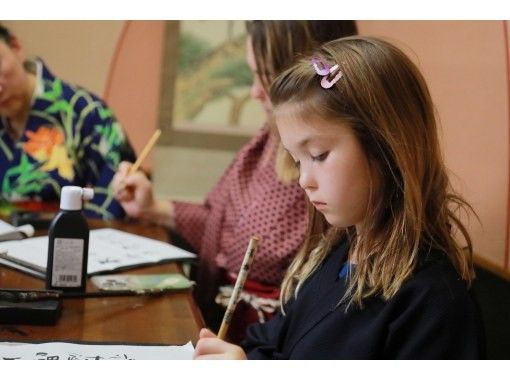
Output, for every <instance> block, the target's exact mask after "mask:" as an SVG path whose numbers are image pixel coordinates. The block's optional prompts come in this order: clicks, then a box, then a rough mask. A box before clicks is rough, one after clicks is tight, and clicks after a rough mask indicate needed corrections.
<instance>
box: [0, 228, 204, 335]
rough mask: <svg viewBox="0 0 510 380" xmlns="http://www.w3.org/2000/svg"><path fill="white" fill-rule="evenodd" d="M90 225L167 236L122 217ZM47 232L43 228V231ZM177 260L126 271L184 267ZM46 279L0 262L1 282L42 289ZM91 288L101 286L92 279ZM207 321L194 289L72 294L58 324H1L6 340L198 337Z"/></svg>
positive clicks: (158, 230)
mask: <svg viewBox="0 0 510 380" xmlns="http://www.w3.org/2000/svg"><path fill="white" fill-rule="evenodd" d="M89 226H90V229H95V228H102V227H111V228H117V229H120V230H123V231H126V232H131V233H134V234H138V235H142V236H145V237H149V238H153V239H158V240H162V241H168V236H167V233H166V231H165V230H164V229H163V228H160V227H155V226H147V225H140V224H128V223H123V222H102V221H94V220H91V221H89ZM42 234H44V231H43V232H42ZM179 271H181V268H180V266H179V265H178V264H161V265H155V266H151V267H146V268H139V269H136V270H129V271H126V272H123V273H130V274H149V273H168V272H173V273H175V272H179ZM44 286H45V285H44V282H43V281H42V280H40V279H37V278H34V277H31V276H28V275H26V274H23V273H20V272H17V271H15V270H11V269H8V268H6V267H3V266H0V287H2V288H21V289H29V288H31V289H43V288H44ZM87 290H88V291H94V290H96V288H95V287H94V285H93V284H92V282H91V281H90V280H89V281H88V283H87ZM203 326H204V322H203V319H202V316H201V314H200V311H199V310H198V308H197V306H196V304H195V302H194V300H193V297H192V295H191V293H190V292H184V293H174V294H166V295H162V296H136V297H112V298H89V299H82V300H76V299H69V300H64V301H63V307H62V315H61V317H60V319H59V321H58V323H57V324H56V325H55V326H32V325H0V340H1V341H33V340H66V341H93V342H123V343H160V344H184V343H187V342H188V341H190V340H191V341H192V342H193V343H196V341H197V340H198V332H199V330H200V328H201V327H203Z"/></svg>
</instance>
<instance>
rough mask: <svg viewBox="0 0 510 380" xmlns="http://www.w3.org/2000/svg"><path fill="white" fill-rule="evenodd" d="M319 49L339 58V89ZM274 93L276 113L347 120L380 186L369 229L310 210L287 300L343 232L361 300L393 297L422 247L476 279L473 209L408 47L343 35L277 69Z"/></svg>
mask: <svg viewBox="0 0 510 380" xmlns="http://www.w3.org/2000/svg"><path fill="white" fill-rule="evenodd" d="M312 56H313V57H316V58H320V59H323V60H325V61H327V62H329V63H330V64H331V65H333V64H339V66H340V70H342V72H343V77H342V78H341V79H340V80H339V81H338V82H337V83H336V84H335V86H333V87H332V88H330V89H324V88H322V87H321V86H320V80H321V77H320V76H319V75H317V74H316V72H315V70H314V69H313V67H312V65H311V63H310V62H311V58H312ZM270 97H271V102H272V103H273V106H274V107H275V113H276V114H277V113H278V112H280V111H281V110H282V109H283V108H285V109H286V112H288V111H289V108H288V107H292V108H291V109H292V110H293V111H295V112H297V113H298V116H299V117H301V118H304V119H305V120H308V121H310V122H313V121H314V120H317V119H318V118H319V119H323V120H338V121H342V122H346V123H347V124H348V125H350V126H351V127H352V129H353V131H354V133H355V134H356V136H357V138H358V140H359V142H360V143H361V145H362V147H363V150H364V152H365V154H366V155H367V158H368V161H369V164H370V166H371V171H372V175H373V183H375V184H377V185H376V186H374V188H373V189H371V196H370V199H369V202H368V207H367V212H366V218H365V224H364V229H363V234H362V236H355V233H354V232H353V231H352V229H339V228H333V227H328V226H327V224H326V223H325V221H324V218H323V217H322V218H321V216H320V215H319V214H318V213H317V212H316V211H312V215H313V216H312V218H311V220H312V225H311V226H310V228H309V233H308V237H307V241H306V243H305V245H304V247H303V249H302V250H301V252H300V253H299V254H298V256H297V257H296V259H295V261H294V262H293V263H292V264H291V266H290V268H289V271H288V272H287V275H286V277H285V279H284V282H283V285H282V301H283V302H282V303H284V302H286V301H288V300H289V299H290V298H291V297H292V295H294V294H295V293H296V290H298V289H299V286H300V285H301V284H302V283H303V282H304V281H305V280H306V279H307V278H308V277H309V276H310V275H311V273H313V271H314V270H315V269H316V268H317V266H318V265H319V264H320V263H321V262H322V260H324V258H325V257H326V255H327V254H328V252H329V249H330V248H331V246H332V245H333V244H334V243H335V242H336V241H338V239H340V238H341V237H342V236H343V235H347V237H348V238H350V239H351V241H352V244H351V249H354V246H355V249H356V254H357V256H356V257H357V267H356V270H355V271H353V272H352V274H351V276H350V279H349V281H350V282H349V288H348V292H347V295H346V298H348V299H349V301H354V302H355V303H357V304H359V305H361V304H362V300H363V299H364V298H366V297H369V296H371V295H380V296H382V297H383V298H384V299H389V298H391V297H392V296H393V295H395V293H396V292H397V291H398V290H399V289H400V287H401V286H402V284H403V282H404V281H405V280H406V279H408V278H409V276H411V274H412V273H413V271H414V269H415V268H416V265H417V263H418V259H419V254H420V252H422V253H423V252H425V253H426V251H428V250H430V249H433V250H438V251H441V252H444V254H445V255H447V256H448V258H449V259H450V261H451V262H452V264H453V265H454V267H455V269H456V270H457V272H458V274H459V275H460V277H461V278H462V279H464V280H465V281H467V282H468V283H470V281H471V280H472V278H473V277H474V272H473V262H472V245H471V239H470V237H469V234H468V231H467V229H466V228H465V226H464V225H463V223H462V222H461V220H460V215H459V214H460V212H461V211H463V210H464V211H465V212H466V213H468V214H469V213H471V212H473V213H474V211H473V210H472V208H471V206H469V204H467V203H466V201H465V200H464V199H462V197H460V196H459V195H457V194H456V193H455V192H454V191H453V190H452V189H451V186H450V182H449V180H448V176H447V171H446V168H445V165H444V163H443V159H442V156H441V150H440V146H439V140H438V134H437V125H436V119H435V114H434V107H433V104H432V100H431V97H430V94H429V91H428V88H427V85H426V83H425V80H424V79H423V77H422V75H421V74H420V72H419V70H418V69H417V67H416V66H415V65H414V64H413V63H412V62H411V60H410V59H409V58H408V57H407V56H406V55H405V54H404V53H402V52H401V51H400V50H399V49H398V48H396V47H395V46H393V45H391V44H389V43H387V42H385V41H382V40H380V39H376V38H364V37H347V38H342V39H338V40H335V41H332V42H329V43H326V44H325V45H323V47H322V48H320V49H318V50H316V51H315V52H314V53H313V54H311V55H310V56H309V57H306V58H304V59H302V60H301V61H299V62H298V63H297V64H295V65H294V66H293V67H292V68H290V69H288V70H287V71H285V72H284V73H282V74H281V75H280V76H278V78H276V80H275V81H274V83H273V85H272V87H271V91H270ZM346 233H347V234H346ZM456 237H461V238H463V240H464V242H463V244H460V243H459V242H457V240H456ZM463 245H465V247H463ZM312 247H315V249H312Z"/></svg>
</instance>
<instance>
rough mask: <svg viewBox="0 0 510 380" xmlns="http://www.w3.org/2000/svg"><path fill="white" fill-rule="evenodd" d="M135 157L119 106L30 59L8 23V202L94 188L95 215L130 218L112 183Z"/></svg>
mask: <svg viewBox="0 0 510 380" xmlns="http://www.w3.org/2000/svg"><path fill="white" fill-rule="evenodd" d="M134 159H135V154H134V152H133V149H132V147H131V145H130V143H129V141H128V139H127V137H126V135H125V134H124V132H123V130H122V128H121V126H120V124H119V123H118V121H117V120H116V118H115V116H114V114H113V112H112V110H111V109H110V108H108V106H107V105H106V104H105V103H104V102H103V101H102V100H101V99H99V98H98V97H97V96H95V95H93V94H91V93H90V92H88V91H87V90H85V89H83V88H81V87H78V86H73V85H70V84H68V83H65V82H63V81H62V80H61V79H59V78H58V77H55V76H54V75H53V74H52V73H51V72H50V71H49V70H48V68H47V67H46V65H45V64H44V63H43V62H42V61H41V60H40V59H35V60H27V59H26V58H25V54H24V51H23V48H22V46H21V44H20V42H19V40H18V39H17V38H16V37H15V36H14V35H13V34H11V33H10V32H9V30H7V29H6V28H5V27H3V26H2V25H0V186H1V196H2V198H3V199H4V200H6V201H8V202H20V201H26V200H36V201H41V202H50V201H57V200H58V198H59V195H60V190H61V188H62V186H66V185H77V186H87V187H93V188H94V193H95V196H94V198H93V199H92V201H90V202H88V203H87V204H86V205H85V213H86V214H87V216H89V217H96V218H102V219H113V218H119V217H123V216H124V215H125V214H124V210H123V209H122V207H121V206H120V204H119V203H118V202H117V201H116V200H115V199H114V197H113V194H112V190H111V189H110V187H109V185H110V181H111V179H112V177H113V175H114V174H115V172H116V170H117V167H118V164H119V163H120V162H121V161H134Z"/></svg>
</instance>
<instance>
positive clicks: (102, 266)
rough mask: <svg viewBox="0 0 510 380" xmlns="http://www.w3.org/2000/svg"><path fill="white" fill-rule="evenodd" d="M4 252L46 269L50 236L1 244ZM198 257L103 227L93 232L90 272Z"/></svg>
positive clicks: (159, 242) (160, 242)
mask: <svg viewBox="0 0 510 380" xmlns="http://www.w3.org/2000/svg"><path fill="white" fill-rule="evenodd" d="M2 251H7V255H8V256H12V257H13V258H15V259H20V260H23V261H25V262H28V263H30V264H33V265H36V266H38V267H41V268H42V269H44V270H45V269H46V264H47V257H48V237H47V236H43V237H36V238H30V239H24V240H19V241H8V242H2V243H0V252H2ZM195 257H196V255H195V254H193V253H190V252H188V251H185V250H183V249H180V248H178V247H176V246H173V245H171V244H168V243H165V242H162V241H158V240H154V239H149V238H146V237H142V236H138V235H134V234H130V233H127V232H123V231H119V230H116V229H113V228H101V229H97V230H92V231H90V237H89V258H88V265H87V273H88V274H89V275H91V274H95V273H99V272H103V271H112V270H115V269H118V268H122V267H126V266H136V265H140V264H146V263H158V262H160V261H164V260H182V259H193V258H195Z"/></svg>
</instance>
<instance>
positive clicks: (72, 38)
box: [4, 21, 124, 96]
mask: <svg viewBox="0 0 510 380" xmlns="http://www.w3.org/2000/svg"><path fill="white" fill-rule="evenodd" d="M4 24H5V25H6V26H7V27H8V28H10V29H11V30H12V32H14V33H15V34H16V35H17V36H18V37H19V38H20V39H21V41H22V43H23V46H24V47H25V50H26V52H27V54H28V55H29V56H39V57H41V58H42V59H44V61H45V62H46V63H47V64H48V66H49V68H50V70H52V71H53V73H54V74H55V75H58V76H60V77H61V78H62V79H64V80H66V81H68V82H70V83H75V84H80V85H81V86H83V87H85V88H87V89H89V90H91V91H92V92H94V93H96V94H97V95H99V96H102V95H103V94H104V89H105V84H106V81H107V77H108V74H109V69H110V61H111V59H112V55H113V53H114V50H115V46H116V45H117V39H118V37H119V33H120V31H121V29H122V26H123V24H124V21H5V22H4Z"/></svg>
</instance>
